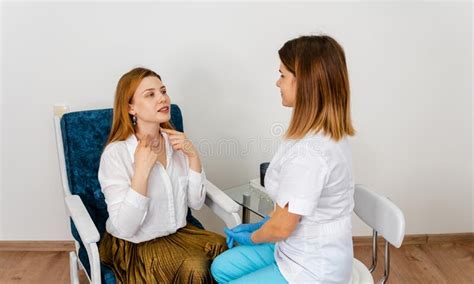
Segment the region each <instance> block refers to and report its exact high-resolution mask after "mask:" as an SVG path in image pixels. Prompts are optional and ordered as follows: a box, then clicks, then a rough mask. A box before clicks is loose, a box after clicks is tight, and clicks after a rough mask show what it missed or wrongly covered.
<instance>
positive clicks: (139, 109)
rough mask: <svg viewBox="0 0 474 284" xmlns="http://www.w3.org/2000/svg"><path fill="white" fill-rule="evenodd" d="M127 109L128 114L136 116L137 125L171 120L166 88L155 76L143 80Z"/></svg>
mask: <svg viewBox="0 0 474 284" xmlns="http://www.w3.org/2000/svg"><path fill="white" fill-rule="evenodd" d="M129 107H130V110H129V113H130V114H131V115H136V116H137V124H140V123H162V122H166V121H169V120H170V118H171V114H170V98H169V96H168V94H167V93H166V87H165V86H164V85H163V83H162V82H161V80H160V79H158V78H157V77H155V76H149V77H145V78H143V80H142V81H141V82H140V85H138V88H137V89H136V90H135V93H134V94H133V99H132V103H130V104H129Z"/></svg>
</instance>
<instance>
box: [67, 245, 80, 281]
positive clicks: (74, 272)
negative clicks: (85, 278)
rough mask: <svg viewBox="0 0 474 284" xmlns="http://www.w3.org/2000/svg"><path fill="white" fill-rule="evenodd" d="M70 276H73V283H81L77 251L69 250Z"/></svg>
mask: <svg viewBox="0 0 474 284" xmlns="http://www.w3.org/2000/svg"><path fill="white" fill-rule="evenodd" d="M69 269H70V273H69V276H70V278H71V284H79V272H78V269H77V255H76V252H74V251H71V252H69Z"/></svg>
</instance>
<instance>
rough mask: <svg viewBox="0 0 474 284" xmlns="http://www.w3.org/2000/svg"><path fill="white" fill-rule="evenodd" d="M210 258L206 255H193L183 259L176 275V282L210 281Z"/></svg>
mask: <svg viewBox="0 0 474 284" xmlns="http://www.w3.org/2000/svg"><path fill="white" fill-rule="evenodd" d="M209 266H210V260H209V259H208V258H204V257H191V258H187V259H185V260H183V262H182V263H181V266H180V267H179V269H178V273H177V275H176V277H177V279H179V280H177V279H175V280H177V281H175V283H209V282H210V280H211V274H210V273H209Z"/></svg>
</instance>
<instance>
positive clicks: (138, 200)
mask: <svg viewBox="0 0 474 284" xmlns="http://www.w3.org/2000/svg"><path fill="white" fill-rule="evenodd" d="M125 202H127V203H129V204H131V205H133V206H134V207H136V208H138V209H142V210H143V209H146V208H147V206H148V203H149V202H150V198H149V197H147V196H144V195H142V194H140V193H138V192H136V191H135V190H133V188H130V189H129V190H128V192H127V194H126V195H125Z"/></svg>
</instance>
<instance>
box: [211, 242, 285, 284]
mask: <svg viewBox="0 0 474 284" xmlns="http://www.w3.org/2000/svg"><path fill="white" fill-rule="evenodd" d="M274 251H275V244H273V243H267V244H260V245H255V246H238V247H235V248H233V249H230V250H227V251H225V252H224V253H222V254H221V255H219V256H218V257H217V258H215V259H214V261H213V262H212V266H211V273H212V276H213V277H214V279H215V280H216V281H217V282H218V283H232V284H236V283H246V284H247V283H265V284H268V283H276V284H278V283H288V282H287V281H286V280H285V278H284V277H283V275H281V273H280V270H279V269H278V266H277V264H276V262H275V257H274V256H273V253H274Z"/></svg>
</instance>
